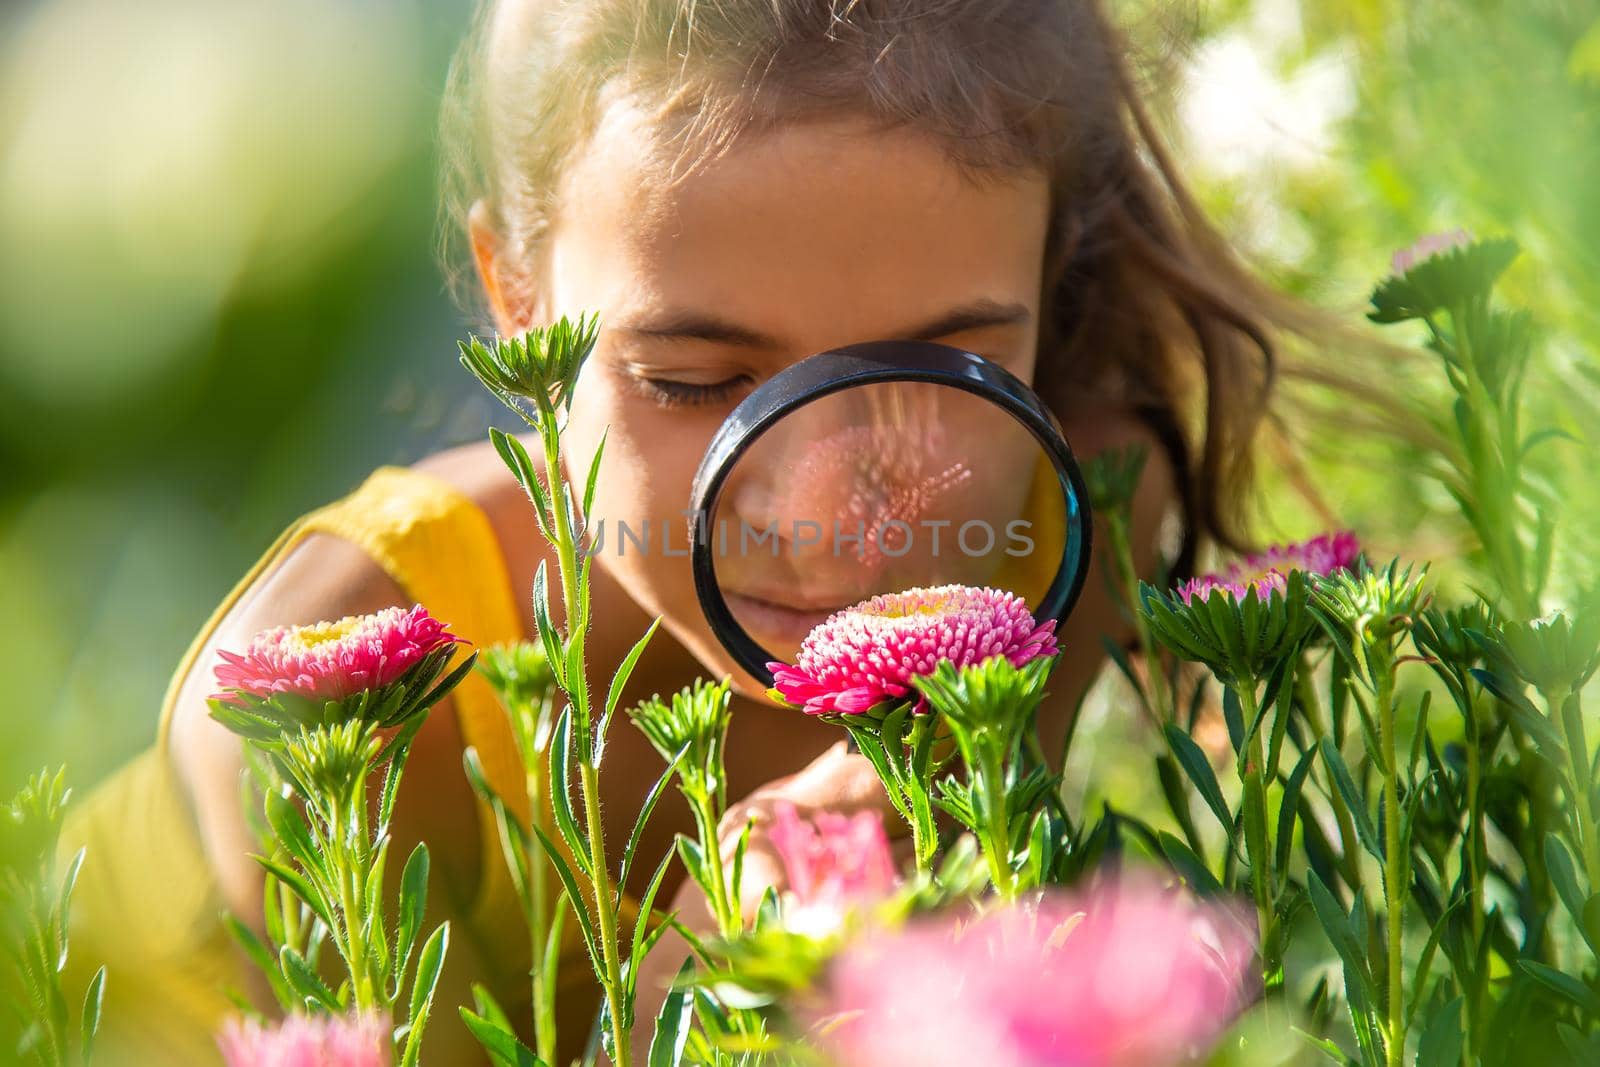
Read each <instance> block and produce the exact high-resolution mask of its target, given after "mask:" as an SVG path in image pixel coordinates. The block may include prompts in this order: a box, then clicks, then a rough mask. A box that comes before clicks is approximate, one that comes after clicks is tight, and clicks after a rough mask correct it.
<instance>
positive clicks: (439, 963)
mask: <svg viewBox="0 0 1600 1067" xmlns="http://www.w3.org/2000/svg"><path fill="white" fill-rule="evenodd" d="M449 949H450V924H449V923H448V922H443V923H440V924H439V925H438V927H437V928H436V929H435V930H434V931H433V934H432V936H430V937H429V938H428V940H427V942H426V943H425V944H424V945H423V946H422V955H420V956H418V957H417V976H416V980H415V981H414V982H413V984H412V986H411V1012H410V1014H409V1015H407V1016H406V1023H407V1030H406V1047H405V1052H404V1053H403V1054H402V1055H401V1058H400V1063H401V1067H416V1064H417V1057H419V1056H420V1055H422V1032H423V1031H424V1030H426V1029H427V1027H428V1016H429V1014H431V1013H432V1011H433V994H434V991H435V990H436V989H437V988H438V985H439V972H440V971H442V970H443V969H444V956H445V953H446V952H447V951H449Z"/></svg>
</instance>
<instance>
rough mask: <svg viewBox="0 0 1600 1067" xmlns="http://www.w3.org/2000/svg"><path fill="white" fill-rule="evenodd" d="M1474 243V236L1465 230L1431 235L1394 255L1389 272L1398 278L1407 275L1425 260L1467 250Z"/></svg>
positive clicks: (1426, 235)
mask: <svg viewBox="0 0 1600 1067" xmlns="http://www.w3.org/2000/svg"><path fill="white" fill-rule="evenodd" d="M1471 243H1472V234H1470V233H1468V232H1467V231H1466V230H1463V229H1459V228H1458V229H1454V230H1450V231H1449V232H1447V233H1430V234H1425V235H1424V236H1422V237H1419V238H1417V240H1416V241H1415V242H1414V243H1413V244H1411V246H1410V247H1408V248H1402V249H1400V251H1398V252H1396V253H1395V254H1394V259H1393V260H1392V261H1390V264H1389V271H1390V273H1392V274H1394V275H1395V276H1396V277H1399V276H1400V275H1402V274H1405V273H1406V272H1407V271H1409V270H1410V269H1411V268H1412V267H1415V266H1416V265H1417V264H1418V263H1421V262H1422V261H1423V260H1426V259H1432V258H1433V257H1434V256H1437V255H1439V254H1440V253H1442V252H1449V251H1451V250H1452V249H1456V248H1465V247H1466V246H1467V245H1470V244H1471Z"/></svg>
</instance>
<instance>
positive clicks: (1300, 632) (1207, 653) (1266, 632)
mask: <svg viewBox="0 0 1600 1067" xmlns="http://www.w3.org/2000/svg"><path fill="white" fill-rule="evenodd" d="M1270 579H1271V580H1260V581H1255V582H1252V583H1250V585H1249V587H1248V588H1245V589H1243V591H1242V592H1241V591H1240V590H1239V589H1237V588H1234V587H1231V586H1228V585H1225V584H1214V585H1210V586H1205V587H1199V588H1194V589H1191V588H1188V587H1186V588H1185V589H1184V590H1182V591H1180V592H1174V593H1164V592H1162V591H1161V590H1159V589H1156V588H1155V587H1154V586H1151V585H1149V584H1147V583H1140V586H1139V599H1140V607H1141V610H1142V611H1143V613H1144V616H1145V618H1146V620H1147V621H1148V622H1149V624H1150V627H1151V629H1152V630H1153V631H1154V632H1155V635H1156V637H1157V638H1158V639H1159V640H1160V641H1161V643H1162V644H1164V645H1165V646H1166V647H1167V648H1168V649H1170V650H1171V651H1172V652H1173V653H1174V654H1175V655H1177V656H1179V657H1180V658H1182V659H1186V660H1190V661H1192V662H1196V663H1202V664H1204V665H1205V666H1207V667H1209V668H1211V671H1212V673H1214V674H1215V675H1216V676H1217V678H1218V680H1219V681H1221V682H1222V683H1223V684H1225V685H1233V684H1250V683H1254V682H1258V681H1260V680H1261V679H1264V678H1266V677H1268V676H1270V675H1271V674H1272V673H1273V672H1274V671H1275V670H1276V669H1277V668H1278V667H1279V665H1280V664H1282V663H1283V661H1284V660H1286V659H1287V658H1289V657H1291V656H1293V655H1295V654H1296V653H1298V652H1299V650H1300V647H1301V645H1302V643H1303V642H1304V641H1305V639H1306V637H1307V636H1308V635H1309V634H1310V632H1311V628H1312V626H1313V625H1314V622H1313V619H1312V616H1311V612H1310V609H1309V607H1308V602H1309V599H1310V581H1311V579H1310V578H1309V576H1308V575H1307V574H1306V573H1305V572H1304V571H1299V570H1292V571H1290V572H1289V573H1288V574H1287V575H1283V574H1281V573H1280V572H1277V571H1274V572H1272V573H1271V575H1270Z"/></svg>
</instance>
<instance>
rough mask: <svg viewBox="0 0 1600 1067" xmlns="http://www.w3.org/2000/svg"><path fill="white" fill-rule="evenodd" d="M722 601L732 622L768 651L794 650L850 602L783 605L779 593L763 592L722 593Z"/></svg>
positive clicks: (790, 602) (789, 602)
mask: <svg viewBox="0 0 1600 1067" xmlns="http://www.w3.org/2000/svg"><path fill="white" fill-rule="evenodd" d="M723 599H724V600H725V601H726V602H727V604H728V610H730V611H732V612H733V616H734V618H735V619H737V620H738V621H739V624H740V625H741V626H743V627H744V628H745V629H746V630H747V631H749V632H750V634H751V635H752V636H753V637H756V638H757V639H758V640H763V643H765V644H768V651H771V652H777V651H779V650H780V649H779V648H775V647H772V646H773V645H777V646H786V647H791V648H797V647H799V645H800V642H801V641H803V640H805V637H806V635H807V634H809V633H810V632H811V631H812V630H813V629H815V628H816V627H818V626H820V625H821V624H822V623H824V622H826V621H827V619H828V616H830V615H832V614H833V613H834V612H837V611H842V610H844V609H845V608H847V607H850V606H851V604H853V603H854V601H851V602H850V603H842V602H841V603H835V604H827V605H813V604H796V603H795V602H794V600H793V598H792V597H791V598H789V599H788V601H787V602H785V600H784V598H783V594H782V593H778V592H766V593H763V594H761V595H757V594H754V593H739V592H733V591H732V590H724V591H723Z"/></svg>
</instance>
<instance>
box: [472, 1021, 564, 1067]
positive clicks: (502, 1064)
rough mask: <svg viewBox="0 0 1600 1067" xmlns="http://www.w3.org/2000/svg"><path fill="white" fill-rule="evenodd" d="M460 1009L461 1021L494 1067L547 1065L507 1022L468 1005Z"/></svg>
mask: <svg viewBox="0 0 1600 1067" xmlns="http://www.w3.org/2000/svg"><path fill="white" fill-rule="evenodd" d="M459 1011H460V1012H461V1021H462V1022H464V1023H466V1024H467V1029H468V1030H470V1031H472V1036H473V1037H475V1038H477V1040H478V1044H480V1045H482V1046H483V1051H485V1052H487V1053H488V1054H489V1060H490V1062H491V1063H493V1064H494V1067H545V1063H544V1061H543V1060H541V1059H540V1058H539V1057H538V1056H535V1055H534V1054H533V1051H532V1050H531V1049H529V1048H528V1046H527V1045H524V1044H523V1043H522V1041H521V1040H520V1039H519V1038H518V1037H517V1035H516V1034H514V1033H512V1032H511V1028H510V1026H509V1025H507V1024H506V1023H505V1022H503V1021H501V1020H498V1019H497V1020H490V1019H486V1018H484V1017H483V1016H481V1015H478V1014H476V1013H474V1012H473V1011H471V1010H470V1009H468V1008H466V1007H462V1008H460V1009H459Z"/></svg>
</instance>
